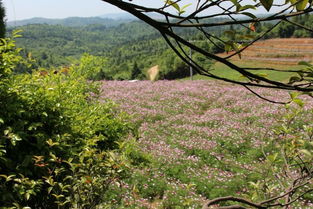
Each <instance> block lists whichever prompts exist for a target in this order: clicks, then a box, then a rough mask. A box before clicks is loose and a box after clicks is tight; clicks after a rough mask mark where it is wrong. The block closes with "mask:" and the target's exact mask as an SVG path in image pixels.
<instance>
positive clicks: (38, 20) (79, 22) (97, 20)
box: [7, 15, 136, 27]
mask: <svg viewBox="0 0 313 209" xmlns="http://www.w3.org/2000/svg"><path fill="white" fill-rule="evenodd" d="M109 17H110V16H109V15H105V16H101V17H68V18H64V19H50V18H42V17H35V18H31V19H26V20H18V21H9V22H7V26H9V27H19V26H24V25H31V24H48V25H63V26H70V27H81V26H86V25H92V24H101V25H105V26H107V27H113V26H117V25H119V24H121V23H126V22H131V21H134V20H136V18H131V15H130V17H129V18H127V16H124V18H118V16H112V18H109Z"/></svg>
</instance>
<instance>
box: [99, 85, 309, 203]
mask: <svg viewBox="0 0 313 209" xmlns="http://www.w3.org/2000/svg"><path fill="white" fill-rule="evenodd" d="M256 90H257V91H258V92H259V93H260V94H262V95H264V96H267V97H269V98H272V99H276V100H279V101H284V100H287V99H288V98H289V97H288V93H287V92H278V91H273V90H267V89H256ZM102 99H103V100H106V99H110V100H113V101H115V102H116V103H117V104H118V105H119V106H120V108H121V109H122V110H124V111H125V112H127V113H129V114H130V115H132V118H133V121H134V122H135V123H136V124H138V126H139V128H140V129H139V130H140V131H139V137H138V139H137V142H138V149H139V150H140V153H141V155H138V152H134V153H133V155H135V158H136V159H142V168H141V169H135V170H133V172H132V178H131V179H126V180H125V181H124V182H123V183H122V184H121V185H119V187H118V186H116V188H115V189H117V190H118V191H119V195H121V196H118V195H116V196H114V198H115V200H116V199H117V198H118V197H119V198H121V199H122V202H123V206H117V208H121V207H123V208H200V207H201V205H202V204H203V202H204V201H205V200H206V199H207V198H210V199H212V198H215V197H218V196H225V195H239V196H244V195H246V194H249V193H250V192H251V187H250V186H249V183H248V182H255V181H256V180H258V179H260V178H262V177H261V175H260V172H262V168H263V167H262V166H264V155H263V154H262V152H264V150H265V152H267V151H266V150H267V149H269V147H268V145H267V143H268V140H269V139H271V138H273V137H275V134H274V129H275V127H277V126H279V124H280V123H281V119H282V117H283V115H284V113H285V108H284V106H282V105H273V104H270V103H267V102H265V101H263V100H260V99H258V98H257V97H255V96H254V95H251V94H250V93H248V92H246V91H245V90H244V89H243V88H241V87H239V86H232V85H226V84H223V83H218V82H213V81H158V82H149V81H142V82H133V83H130V82H127V81H103V83H102ZM312 105H313V103H312V102H308V104H307V108H308V107H312ZM311 119H312V114H311V113H310V114H309V113H308V114H306V115H304V116H303V118H301V120H300V121H301V124H306V123H307V124H311V122H312V121H311ZM142 155H143V156H146V157H145V158H143V157H142ZM140 156H141V157H140ZM112 187H114V186H112ZM115 200H114V199H113V200H112V203H114V201H115Z"/></svg>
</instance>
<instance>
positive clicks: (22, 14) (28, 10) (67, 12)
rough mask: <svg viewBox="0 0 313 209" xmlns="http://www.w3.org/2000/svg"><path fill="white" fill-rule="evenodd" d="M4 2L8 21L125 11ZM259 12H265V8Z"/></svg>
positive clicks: (153, 0)
mask: <svg viewBox="0 0 313 209" xmlns="http://www.w3.org/2000/svg"><path fill="white" fill-rule="evenodd" d="M247 1H252V0H243V2H247ZM277 1H283V0H277ZM2 2H3V4H4V6H5V8H6V16H7V17H6V18H7V21H17V20H23V19H29V18H33V17H45V18H66V17H77V16H79V17H94V16H100V15H104V14H111V13H121V12H123V11H121V10H119V9H118V8H116V7H114V6H112V5H110V4H107V3H105V2H103V1H101V0H2ZM189 2H190V0H182V2H181V4H182V5H185V4H188V3H189ZM132 3H136V4H139V5H144V6H152V7H158V6H160V4H161V5H162V4H164V0H132ZM192 6H194V5H192ZM192 6H191V7H192ZM191 7H188V9H192V8H191ZM188 9H187V12H188ZM208 12H210V11H208ZM211 12H216V11H211ZM258 12H260V13H264V12H265V10H261V11H258Z"/></svg>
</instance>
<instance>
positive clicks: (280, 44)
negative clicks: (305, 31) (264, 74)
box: [232, 38, 313, 65]
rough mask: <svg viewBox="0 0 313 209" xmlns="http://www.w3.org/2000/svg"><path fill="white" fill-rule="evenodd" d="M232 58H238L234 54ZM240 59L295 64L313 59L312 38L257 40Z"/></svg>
mask: <svg viewBox="0 0 313 209" xmlns="http://www.w3.org/2000/svg"><path fill="white" fill-rule="evenodd" d="M232 59H233V60H239V57H238V56H234V57H233V58H232ZM241 60H242V61H261V62H263V61H264V62H266V63H271V64H286V65H295V64H297V63H298V62H299V61H308V62H309V61H312V60H313V39H312V38H278V39H269V40H265V41H259V42H257V43H255V44H253V45H252V46H250V47H249V48H247V49H246V50H245V51H244V52H243V53H242V58H241Z"/></svg>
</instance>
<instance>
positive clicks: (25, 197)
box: [0, 39, 135, 208]
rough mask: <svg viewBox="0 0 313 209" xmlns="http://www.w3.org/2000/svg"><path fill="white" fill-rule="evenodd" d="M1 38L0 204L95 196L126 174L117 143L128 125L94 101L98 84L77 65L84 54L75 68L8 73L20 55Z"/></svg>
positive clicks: (85, 203)
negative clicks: (18, 73) (90, 79)
mask: <svg viewBox="0 0 313 209" xmlns="http://www.w3.org/2000/svg"><path fill="white" fill-rule="evenodd" d="M1 41H2V45H1V48H0V52H1V63H2V65H1V68H0V70H1V71H0V79H1V80H0V91H1V94H0V97H1V99H0V123H1V126H0V139H1V141H0V205H1V206H2V207H15V208H21V207H31V208H72V207H75V208H86V207H94V206H95V205H97V204H100V203H102V202H103V201H104V200H103V198H104V197H105V194H106V192H107V191H108V186H109V185H110V183H112V182H118V181H120V179H121V178H124V176H125V175H127V170H128V169H127V166H126V164H127V160H126V158H122V153H121V152H120V151H119V150H118V148H119V146H118V144H117V143H118V142H119V143H121V142H122V141H123V140H124V139H125V138H126V137H128V136H130V137H131V136H132V133H135V132H134V131H135V129H134V128H135V127H134V126H133V125H131V124H130V123H129V122H128V117H127V116H126V115H125V114H124V113H122V112H120V111H118V110H117V109H116V107H115V105H114V104H113V103H112V102H110V101H106V102H101V103H100V102H99V101H98V99H97V95H98V89H99V87H98V85H97V84H96V83H92V82H90V81H87V80H86V79H87V78H88V77H89V76H90V74H88V72H86V71H84V70H85V69H84V68H83V67H82V66H85V65H86V64H85V62H88V60H87V61H86V58H84V59H82V64H81V66H80V67H76V68H75V67H71V68H61V69H59V70H54V71H50V70H43V69H42V70H39V71H34V72H33V73H32V74H22V75H14V74H12V71H14V68H15V67H16V65H17V64H18V63H21V62H25V61H24V59H23V58H22V57H21V56H19V51H20V49H16V48H15V44H14V42H13V41H12V40H9V39H2V40H1ZM87 64H88V63H87ZM91 191H92V192H91Z"/></svg>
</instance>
